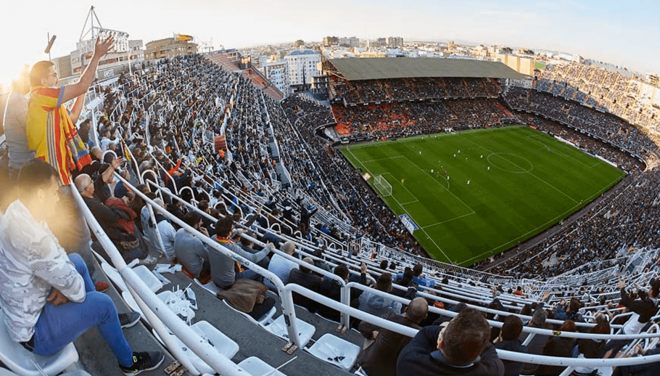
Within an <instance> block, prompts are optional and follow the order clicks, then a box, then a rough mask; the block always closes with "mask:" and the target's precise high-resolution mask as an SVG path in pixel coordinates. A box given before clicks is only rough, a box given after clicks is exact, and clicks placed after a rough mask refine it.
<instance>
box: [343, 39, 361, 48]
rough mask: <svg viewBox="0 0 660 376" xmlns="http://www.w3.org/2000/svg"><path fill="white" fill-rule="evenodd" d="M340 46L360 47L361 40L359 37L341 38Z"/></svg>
mask: <svg viewBox="0 0 660 376" xmlns="http://www.w3.org/2000/svg"><path fill="white" fill-rule="evenodd" d="M339 45H340V46H344V47H360V39H359V38H358V37H350V38H349V37H342V38H339Z"/></svg>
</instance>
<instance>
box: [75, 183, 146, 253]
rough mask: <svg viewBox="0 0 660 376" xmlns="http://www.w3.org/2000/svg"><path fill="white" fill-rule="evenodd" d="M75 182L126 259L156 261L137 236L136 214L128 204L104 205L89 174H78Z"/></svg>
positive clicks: (93, 212) (91, 209)
mask: <svg viewBox="0 0 660 376" xmlns="http://www.w3.org/2000/svg"><path fill="white" fill-rule="evenodd" d="M75 184H76V188H77V189H78V192H80V195H81V196H82V198H83V200H84V201H85V204H87V207H89V210H90V211H91V212H92V214H93V215H94V217H95V218H96V220H97V221H98V222H99V224H100V225H101V227H102V228H103V230H104V231H105V232H106V234H107V235H108V237H109V238H110V240H112V242H113V243H114V244H115V246H116V247H117V249H118V250H119V252H120V253H121V255H122V257H123V258H124V261H126V262H131V261H133V260H134V259H136V258H137V259H139V260H140V264H143V265H152V264H155V263H156V261H157V259H156V258H155V257H152V256H148V251H147V249H146V247H144V246H143V245H142V243H141V242H140V240H139V239H138V238H137V236H136V234H137V232H136V231H135V230H136V228H137V227H136V226H135V222H134V219H135V217H136V214H135V212H133V211H132V210H131V209H130V208H129V207H128V205H124V206H125V207H124V206H120V205H117V204H115V207H114V208H111V207H109V206H106V205H104V204H103V203H102V202H101V201H100V200H99V199H98V197H96V196H95V195H94V183H93V182H92V178H90V177H89V175H87V174H80V175H78V176H77V177H76V179H75ZM119 201H121V200H119ZM131 213H132V215H131Z"/></svg>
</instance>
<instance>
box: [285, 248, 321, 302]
mask: <svg viewBox="0 0 660 376" xmlns="http://www.w3.org/2000/svg"><path fill="white" fill-rule="evenodd" d="M303 261H304V262H306V263H308V264H310V265H314V260H312V258H311V257H305V258H304V259H303ZM321 280H322V279H321V277H319V276H318V275H316V274H313V273H312V271H311V270H310V269H308V268H306V267H305V266H303V265H300V267H299V268H294V269H291V273H289V283H295V284H297V285H300V286H302V287H304V288H306V289H308V290H311V291H314V292H320V291H321ZM293 302H294V303H295V304H297V305H299V306H302V307H305V308H307V310H309V311H310V312H312V313H314V312H316V310H317V309H318V304H317V303H316V302H315V301H314V300H312V299H309V298H307V297H305V296H302V295H300V294H296V293H295V292H294V293H293Z"/></svg>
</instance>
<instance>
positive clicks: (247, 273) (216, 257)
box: [209, 216, 274, 289]
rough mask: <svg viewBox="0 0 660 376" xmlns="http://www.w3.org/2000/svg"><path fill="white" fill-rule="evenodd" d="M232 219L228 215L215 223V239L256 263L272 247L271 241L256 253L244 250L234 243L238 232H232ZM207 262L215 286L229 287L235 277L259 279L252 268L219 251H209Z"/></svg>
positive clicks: (234, 280) (266, 254)
mask: <svg viewBox="0 0 660 376" xmlns="http://www.w3.org/2000/svg"><path fill="white" fill-rule="evenodd" d="M233 229H234V220H233V219H232V218H231V217H230V216H226V217H224V218H220V219H219V220H218V222H216V223H215V233H216V236H215V240H216V241H217V242H218V243H220V244H221V245H222V246H224V247H225V248H227V249H228V250H230V251H232V252H234V253H236V254H237V255H239V256H241V257H243V258H245V259H247V260H248V261H251V262H254V263H257V262H259V261H260V260H261V259H263V258H264V257H266V256H268V253H269V252H270V251H271V250H272V249H274V247H273V245H272V244H271V243H268V244H267V245H266V247H265V248H264V249H263V250H261V251H260V252H257V253H250V252H246V251H244V250H243V248H241V247H240V246H239V245H238V244H236V243H234V240H235V239H236V237H237V236H239V235H240V232H233ZM209 262H210V263H211V279H212V280H213V283H215V284H216V286H218V287H220V288H221V289H228V288H230V287H231V286H232V285H233V284H234V282H236V280H237V279H240V278H248V279H253V280H260V279H261V276H260V275H259V274H257V272H255V271H254V270H250V269H245V270H243V267H242V266H241V265H240V263H239V262H237V261H234V260H232V259H231V258H230V257H228V256H226V255H224V254H223V253H221V252H213V251H211V252H209Z"/></svg>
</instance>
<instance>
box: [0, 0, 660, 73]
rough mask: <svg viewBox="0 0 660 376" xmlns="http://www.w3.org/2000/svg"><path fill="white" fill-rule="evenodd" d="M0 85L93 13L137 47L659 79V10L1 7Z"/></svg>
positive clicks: (447, 4) (275, 0) (67, 48)
mask: <svg viewBox="0 0 660 376" xmlns="http://www.w3.org/2000/svg"><path fill="white" fill-rule="evenodd" d="M3 3H4V4H3V5H2V12H1V13H0V14H1V16H0V17H1V18H0V32H1V34H0V35H4V36H5V37H3V38H1V39H0V51H1V52H0V56H1V57H0V83H3V84H7V83H9V82H10V80H11V78H12V77H16V76H18V74H19V72H20V70H21V69H22V67H23V64H30V65H31V64H33V63H35V62H36V61H39V60H44V59H47V58H48V55H47V54H45V53H43V50H44V49H45V47H46V44H47V35H48V33H50V34H51V35H53V34H55V35H57V39H56V41H55V43H54V45H53V48H52V50H51V55H52V56H53V57H59V56H62V55H67V54H69V53H70V52H71V51H73V50H75V49H76V42H77V41H78V40H79V38H80V34H81V32H82V30H83V25H84V24H85V19H86V17H87V13H88V12H89V9H90V7H91V6H92V5H94V6H95V9H96V13H97V15H98V18H99V20H100V22H101V25H102V26H103V27H105V28H108V29H115V30H121V31H125V32H128V33H129V34H130V38H129V39H141V40H142V41H143V43H145V44H146V43H147V42H149V41H152V40H155V39H161V38H167V37H171V36H172V34H173V33H182V34H189V35H193V36H194V37H195V38H196V41H197V42H200V41H203V42H208V43H210V44H212V46H213V47H214V48H216V49H217V48H218V47H220V46H221V45H222V46H224V47H225V48H242V47H248V46H255V45H264V44H269V43H272V44H277V43H284V42H293V41H294V40H297V39H302V40H304V41H320V40H322V39H323V37H324V36H327V35H333V36H339V37H342V36H347V37H349V36H357V37H358V38H361V39H363V38H370V39H375V38H377V37H386V36H401V37H403V38H404V40H424V41H440V40H450V39H453V40H456V41H471V42H475V43H485V44H497V45H503V46H513V47H527V48H531V49H541V50H551V51H562V52H568V53H573V54H574V53H577V54H580V55H582V56H584V57H586V58H593V59H596V60H601V61H605V62H609V63H613V64H616V65H620V66H624V67H628V69H631V70H633V71H637V72H641V73H646V72H656V73H660V22H658V20H659V19H660V1H657V0H629V1H621V0H618V1H610V0H600V1H591V0H585V1H577V0H544V1H534V0H526V1H521V0H507V1H486V0H458V1H456V0H453V1H446V0H429V1H426V0H423V1H420V0H408V1H392V0H379V1H375V0H359V1H347V0H334V1H310V0H287V1H281V0H252V1H238V0H235V1H226V0H185V1H183V0H177V1H172V0H130V1H129V0H111V1H104V2H100V1H97V2H96V4H95V3H94V2H89V1H84V0H83V1H73V0H63V1H52V0H48V1H45V0H3Z"/></svg>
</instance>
